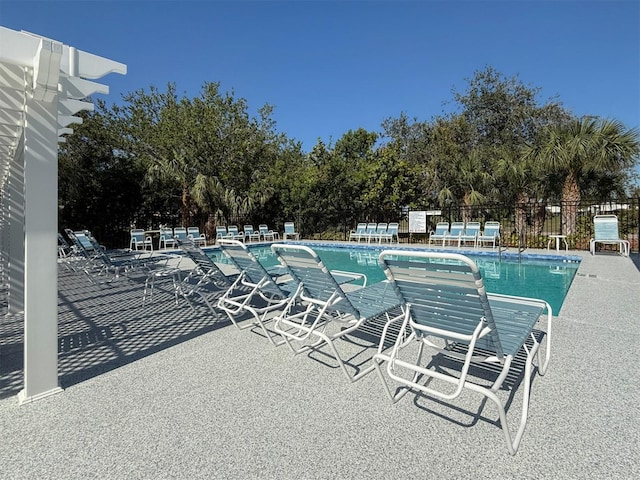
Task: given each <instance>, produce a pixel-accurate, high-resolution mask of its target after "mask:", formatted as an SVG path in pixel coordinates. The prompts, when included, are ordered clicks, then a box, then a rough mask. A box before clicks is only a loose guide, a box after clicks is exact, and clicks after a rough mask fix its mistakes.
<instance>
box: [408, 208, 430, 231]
mask: <svg viewBox="0 0 640 480" xmlns="http://www.w3.org/2000/svg"><path fill="white" fill-rule="evenodd" d="M409 233H427V212H425V211H419V212H409Z"/></svg>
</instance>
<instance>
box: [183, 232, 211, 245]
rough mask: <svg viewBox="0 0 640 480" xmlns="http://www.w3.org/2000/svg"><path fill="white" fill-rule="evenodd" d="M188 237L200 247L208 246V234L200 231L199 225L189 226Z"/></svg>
mask: <svg viewBox="0 0 640 480" xmlns="http://www.w3.org/2000/svg"><path fill="white" fill-rule="evenodd" d="M187 237H188V238H190V239H191V240H192V241H193V243H195V244H196V245H198V246H199V247H206V246H207V236H206V235H205V234H204V233H200V229H199V228H198V227H187Z"/></svg>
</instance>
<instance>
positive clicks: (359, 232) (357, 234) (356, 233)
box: [349, 223, 367, 242]
mask: <svg viewBox="0 0 640 480" xmlns="http://www.w3.org/2000/svg"><path fill="white" fill-rule="evenodd" d="M366 231H367V224H366V223H359V224H358V225H357V226H356V229H355V230H352V231H351V232H350V233H349V241H351V240H357V241H358V242H359V241H360V240H361V239H362V236H363V235H364V233H365V232H366Z"/></svg>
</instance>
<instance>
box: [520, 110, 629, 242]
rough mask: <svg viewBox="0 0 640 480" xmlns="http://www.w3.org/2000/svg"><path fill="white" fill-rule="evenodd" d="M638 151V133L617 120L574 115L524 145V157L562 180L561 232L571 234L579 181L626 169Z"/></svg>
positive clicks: (578, 192) (574, 224)
mask: <svg viewBox="0 0 640 480" xmlns="http://www.w3.org/2000/svg"><path fill="white" fill-rule="evenodd" d="M639 153H640V132H639V131H638V129H637V128H632V129H627V128H626V127H625V126H624V124H622V123H621V122H619V121H617V120H608V119H599V118H593V117H582V118H576V119H574V120H572V121H570V122H569V123H567V124H563V125H554V126H551V127H548V128H547V129H545V130H544V131H543V136H542V141H541V142H540V143H539V144H537V145H533V146H527V147H526V148H525V157H529V156H530V157H532V158H533V159H536V160H538V161H540V162H541V163H542V165H544V167H545V168H546V169H547V171H549V172H550V173H551V174H555V175H558V176H560V178H562V179H563V182H562V213H561V224H562V232H563V233H564V234H566V235H571V234H573V233H575V227H576V216H577V210H578V205H579V204H580V200H581V188H580V184H581V181H582V180H584V179H585V178H586V177H587V176H588V175H590V174H604V173H610V172H616V171H627V170H630V169H631V168H633V166H634V165H635V164H636V163H637V161H638V154H639Z"/></svg>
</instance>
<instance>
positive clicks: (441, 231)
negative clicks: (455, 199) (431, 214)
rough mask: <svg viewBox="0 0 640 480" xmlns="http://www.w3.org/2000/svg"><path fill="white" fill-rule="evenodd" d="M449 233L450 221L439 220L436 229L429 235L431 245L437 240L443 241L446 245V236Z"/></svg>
mask: <svg viewBox="0 0 640 480" xmlns="http://www.w3.org/2000/svg"><path fill="white" fill-rule="evenodd" d="M447 233H449V222H438V223H437V224H436V229H435V231H434V232H431V234H430V235H429V245H431V242H432V241H436V242H442V246H443V247H444V238H445V236H446V235H447Z"/></svg>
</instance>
